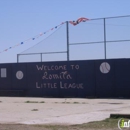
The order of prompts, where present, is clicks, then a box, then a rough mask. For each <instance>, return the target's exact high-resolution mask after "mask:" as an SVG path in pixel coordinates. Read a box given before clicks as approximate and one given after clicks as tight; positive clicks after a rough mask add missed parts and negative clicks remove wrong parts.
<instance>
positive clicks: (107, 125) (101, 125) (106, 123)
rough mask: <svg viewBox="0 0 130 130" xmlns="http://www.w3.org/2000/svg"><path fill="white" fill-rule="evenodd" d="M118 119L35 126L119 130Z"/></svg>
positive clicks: (54, 129) (80, 129) (58, 128)
mask: <svg viewBox="0 0 130 130" xmlns="http://www.w3.org/2000/svg"><path fill="white" fill-rule="evenodd" d="M118 120H119V118H118V119H114V118H108V119H105V120H103V121H94V122H90V123H85V124H81V125H70V126H65V125H34V126H35V127H42V128H43V129H44V128H47V129H48V130H107V129H109V130H113V129H114V130H118V126H117V124H118Z"/></svg>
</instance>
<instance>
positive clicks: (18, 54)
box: [17, 54, 19, 63]
mask: <svg viewBox="0 0 130 130" xmlns="http://www.w3.org/2000/svg"><path fill="white" fill-rule="evenodd" d="M18 62H19V54H17V63H18Z"/></svg>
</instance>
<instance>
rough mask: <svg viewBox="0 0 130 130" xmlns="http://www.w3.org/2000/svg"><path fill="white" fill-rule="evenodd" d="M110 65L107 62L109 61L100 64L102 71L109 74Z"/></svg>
mask: <svg viewBox="0 0 130 130" xmlns="http://www.w3.org/2000/svg"><path fill="white" fill-rule="evenodd" d="M110 69H111V68H110V65H109V64H108V63H107V62H103V63H102V64H101V65H100V71H101V72H102V73H103V74H107V73H108V72H109V71H110Z"/></svg>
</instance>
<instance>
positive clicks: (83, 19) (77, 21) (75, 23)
mask: <svg viewBox="0 0 130 130" xmlns="http://www.w3.org/2000/svg"><path fill="white" fill-rule="evenodd" d="M87 20H89V19H88V18H84V17H82V18H79V19H77V20H76V21H70V22H69V23H70V24H73V25H74V26H75V25H77V24H79V23H80V22H86V21H87Z"/></svg>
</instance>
